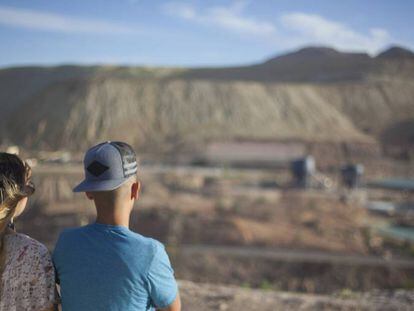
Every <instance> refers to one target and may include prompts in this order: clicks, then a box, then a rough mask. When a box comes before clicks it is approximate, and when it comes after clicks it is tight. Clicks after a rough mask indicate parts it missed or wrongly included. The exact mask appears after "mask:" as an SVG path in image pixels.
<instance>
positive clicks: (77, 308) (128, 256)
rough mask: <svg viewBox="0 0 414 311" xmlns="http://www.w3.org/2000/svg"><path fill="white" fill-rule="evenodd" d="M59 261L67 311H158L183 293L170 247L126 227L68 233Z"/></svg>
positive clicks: (93, 226) (94, 226)
mask: <svg viewBox="0 0 414 311" xmlns="http://www.w3.org/2000/svg"><path fill="white" fill-rule="evenodd" d="M53 261H54V264H55V268H56V271H57V277H58V281H60V288H61V296H62V308H63V311H71V310H73V311H84V310H94V311H95V310H100V311H106V310H107V311H115V310H117V311H118V310H119V311H121V310H122V311H128V310H134V311H136V310H153V308H155V307H157V308H164V307H167V306H169V305H170V304H171V303H172V302H173V301H174V299H175V297H176V295H177V292H178V289H177V283H176V281H175V279H174V271H173V269H172V268H171V264H170V261H169V259H168V255H167V253H166V251H165V249H164V246H163V245H162V244H161V243H160V242H158V241H156V240H153V239H150V238H146V237H144V236H142V235H139V234H137V233H135V232H132V231H130V230H129V229H128V228H126V227H123V226H111V225H104V224H98V223H95V224H90V225H87V226H84V227H80V228H75V229H68V230H65V231H63V232H62V233H61V235H60V237H59V240H58V242H57V244H56V247H55V251H54V253H53Z"/></svg>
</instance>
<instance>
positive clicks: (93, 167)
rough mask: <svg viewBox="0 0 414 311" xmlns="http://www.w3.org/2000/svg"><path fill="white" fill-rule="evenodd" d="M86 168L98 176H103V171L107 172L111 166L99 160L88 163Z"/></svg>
mask: <svg viewBox="0 0 414 311" xmlns="http://www.w3.org/2000/svg"><path fill="white" fill-rule="evenodd" d="M86 169H87V171H88V172H89V173H91V174H92V175H93V176H95V177H98V176H101V175H102V174H103V173H105V172H106V171H107V170H108V169H109V167H108V166H106V165H103V164H102V163H100V162H98V161H93V162H92V163H91V164H89V165H88V167H87V168H86Z"/></svg>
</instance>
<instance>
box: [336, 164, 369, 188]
mask: <svg viewBox="0 0 414 311" xmlns="http://www.w3.org/2000/svg"><path fill="white" fill-rule="evenodd" d="M341 173H342V182H343V183H344V185H345V186H346V187H348V188H350V189H355V188H359V187H360V186H361V181H362V176H363V175H364V166H363V165H362V164H348V165H346V166H344V167H343V168H342V169H341Z"/></svg>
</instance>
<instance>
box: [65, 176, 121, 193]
mask: <svg viewBox="0 0 414 311" xmlns="http://www.w3.org/2000/svg"><path fill="white" fill-rule="evenodd" d="M127 180H128V178H122V179H112V180H99V181H89V180H84V181H82V182H81V183H80V184H79V185H77V186H76V187H75V188H73V192H89V191H90V192H92V191H111V190H115V189H116V188H118V187H120V186H121V185H122V184H123V183H125V182H126V181H127Z"/></svg>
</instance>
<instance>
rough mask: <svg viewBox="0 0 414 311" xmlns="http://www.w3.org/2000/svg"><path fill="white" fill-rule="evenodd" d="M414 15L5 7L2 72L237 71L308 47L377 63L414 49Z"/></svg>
mask: <svg viewBox="0 0 414 311" xmlns="http://www.w3.org/2000/svg"><path fill="white" fill-rule="evenodd" d="M413 11H414V3H412V2H408V1H403V0H397V1H392V2H390V1H386V0H381V1H376V2H375V4H374V3H372V2H363V3H362V2H361V1H357V0H351V1H347V2H346V3H340V2H335V3H333V2H332V1H328V0H319V1H314V2H313V3H312V4H310V3H309V1H305V0H299V1H294V2H292V1H286V0H280V1H240V0H230V1H218V0H213V1H208V2H207V1H199V0H193V1H168V0H167V1H159V0H157V1H149V0H120V1H113V0H108V1H98V0H92V1H88V2H84V1H80V0H74V1H71V2H70V3H69V2H60V1H59V2H51V1H46V0H34V1H33V0H32V1H29V0H22V1H19V2H16V1H10V0H5V1H2V2H1V3H0V36H1V38H2V43H3V44H2V45H1V46H0V67H9V66H16V65H17V66H22V65H29V64H30V65H55V64H120V65H158V66H221V65H228V66H229V65H236V64H248V63H256V62H259V61H261V60H264V59H266V58H269V57H271V56H272V55H275V54H280V53H283V52H285V51H289V50H294V49H297V48H300V47H303V46H308V45H312V46H330V47H333V48H336V49H338V50H341V51H357V52H367V53H369V54H371V55H375V54H376V53H378V52H380V51H382V50H384V49H385V48H387V47H388V46H390V45H395V44H397V45H402V46H405V47H408V48H411V49H412V48H413V47H414V39H413V35H412V32H411V29H413V27H414V22H413V20H412V18H411V16H410V15H411V14H412V12H413Z"/></svg>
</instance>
